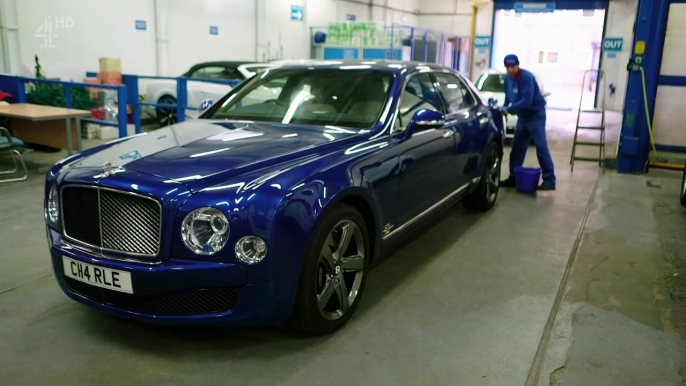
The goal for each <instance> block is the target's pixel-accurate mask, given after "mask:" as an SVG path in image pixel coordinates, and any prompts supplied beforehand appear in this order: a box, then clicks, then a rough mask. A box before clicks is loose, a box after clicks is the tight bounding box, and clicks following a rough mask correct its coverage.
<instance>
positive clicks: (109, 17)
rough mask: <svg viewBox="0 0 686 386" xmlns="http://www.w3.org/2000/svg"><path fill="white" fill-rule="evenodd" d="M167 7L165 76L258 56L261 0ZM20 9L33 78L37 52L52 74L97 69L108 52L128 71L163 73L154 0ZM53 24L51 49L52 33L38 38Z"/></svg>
mask: <svg viewBox="0 0 686 386" xmlns="http://www.w3.org/2000/svg"><path fill="white" fill-rule="evenodd" d="M163 4H165V5H164V7H165V9H164V11H165V12H164V13H165V14H166V15H165V17H163V18H160V21H161V22H165V23H166V31H167V36H166V39H167V51H166V57H163V58H161V60H163V61H165V62H166V66H163V67H162V68H163V69H164V71H163V73H162V74H160V75H179V74H181V73H183V72H184V71H185V70H187V69H188V68H189V67H190V66H191V65H193V64H194V63H197V62H201V61H208V60H255V58H256V47H255V43H256V36H255V17H256V15H255V12H256V10H255V1H246V0H166V1H164V2H163ZM17 7H18V19H19V29H20V44H21V52H22V62H23V64H24V65H25V67H26V71H28V73H27V74H26V75H33V67H34V59H33V58H34V55H38V56H39V58H40V62H41V65H42V66H43V69H44V72H45V74H46V75H47V76H50V77H60V78H62V79H65V80H70V79H71V80H81V79H82V78H83V77H84V76H85V72H86V71H97V70H98V58H99V57H103V56H107V57H117V58H120V59H121V61H122V71H123V72H124V73H136V74H143V75H155V74H157V55H156V44H155V29H156V25H155V1H154V0H118V1H109V0H60V1H53V0H17ZM46 20H47V22H46ZM136 20H144V21H145V22H146V23H147V29H146V30H143V31H141V30H136V28H135V22H136ZM45 25H48V26H50V28H52V29H51V31H52V35H53V36H52V38H51V39H50V40H49V41H47V43H48V44H47V46H46V38H45V37H44V36H36V35H41V33H45V27H44V26H45ZM61 25H64V26H65V28H61ZM42 26H43V27H42ZM210 26H217V27H218V29H219V33H218V35H210V32H209V28H210ZM39 28H43V29H42V30H40V31H39Z"/></svg>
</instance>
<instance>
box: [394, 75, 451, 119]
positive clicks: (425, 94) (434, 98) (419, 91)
mask: <svg viewBox="0 0 686 386" xmlns="http://www.w3.org/2000/svg"><path fill="white" fill-rule="evenodd" d="M421 109H432V110H438V111H443V106H442V105H441V102H440V97H439V95H438V91H437V90H436V87H435V86H434V82H433V79H432V78H431V75H430V74H428V73H422V74H417V75H413V76H412V75H411V77H410V79H409V80H408V82H407V85H406V86H405V90H404V91H403V95H402V97H401V99H400V106H399V108H398V118H397V119H396V120H395V131H403V130H405V128H406V127H407V124H408V123H410V120H411V119H412V117H413V116H414V114H415V113H416V112H417V111H419V110H421Z"/></svg>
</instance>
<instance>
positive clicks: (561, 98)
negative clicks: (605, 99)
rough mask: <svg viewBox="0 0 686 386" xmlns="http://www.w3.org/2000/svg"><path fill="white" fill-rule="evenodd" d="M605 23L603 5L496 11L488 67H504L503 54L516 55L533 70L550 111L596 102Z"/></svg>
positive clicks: (524, 66) (521, 62)
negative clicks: (591, 71)
mask: <svg viewBox="0 0 686 386" xmlns="http://www.w3.org/2000/svg"><path fill="white" fill-rule="evenodd" d="M604 26H605V9H588V10H582V9H556V10H554V11H552V12H540V13H531V12H515V11H514V10H512V9H497V10H496V11H495V14H494V24H493V52H492V58H491V59H492V60H491V63H492V64H491V66H492V67H493V68H494V69H496V70H503V71H504V65H503V60H504V58H505V56H506V55H508V54H516V55H517V56H518V57H519V61H520V65H521V67H522V68H524V69H527V70H529V71H531V72H533V73H534V74H535V75H536V77H537V78H538V81H539V85H540V86H541V87H542V88H544V89H545V92H546V93H550V95H549V96H548V98H547V100H548V108H549V109H561V110H570V109H576V108H577V107H578V106H579V98H581V97H582V96H583V106H582V107H583V108H592V107H593V106H594V105H595V99H596V87H597V84H598V82H597V79H596V74H593V73H591V74H586V81H585V87H584V90H583V91H582V82H583V80H584V74H585V72H586V71H587V70H597V69H598V68H599V67H600V57H601V55H600V48H601V42H602V39H603V28H604Z"/></svg>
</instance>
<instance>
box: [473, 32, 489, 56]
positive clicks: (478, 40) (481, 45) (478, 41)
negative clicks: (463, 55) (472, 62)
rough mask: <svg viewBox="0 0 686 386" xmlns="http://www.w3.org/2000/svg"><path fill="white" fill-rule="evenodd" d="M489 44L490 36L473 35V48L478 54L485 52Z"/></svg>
mask: <svg viewBox="0 0 686 386" xmlns="http://www.w3.org/2000/svg"><path fill="white" fill-rule="evenodd" d="M490 46H491V37H490V36H488V35H486V36H474V48H475V49H476V50H477V51H478V53H480V54H485V53H486V51H487V50H488V47H490Z"/></svg>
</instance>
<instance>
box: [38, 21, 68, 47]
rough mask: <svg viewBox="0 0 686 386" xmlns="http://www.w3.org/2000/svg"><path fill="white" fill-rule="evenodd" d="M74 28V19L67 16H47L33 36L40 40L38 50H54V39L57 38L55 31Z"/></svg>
mask: <svg viewBox="0 0 686 386" xmlns="http://www.w3.org/2000/svg"><path fill="white" fill-rule="evenodd" d="M72 27H74V19H72V18H71V17H69V16H55V17H53V16H48V17H47V18H45V20H43V23H41V25H40V26H39V27H38V29H36V32H35V33H34V34H33V36H34V37H35V38H38V39H41V40H42V43H41V45H40V48H55V47H57V46H56V45H55V39H56V38H57V37H58V35H57V33H56V32H55V31H57V30H60V29H65V28H72Z"/></svg>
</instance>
